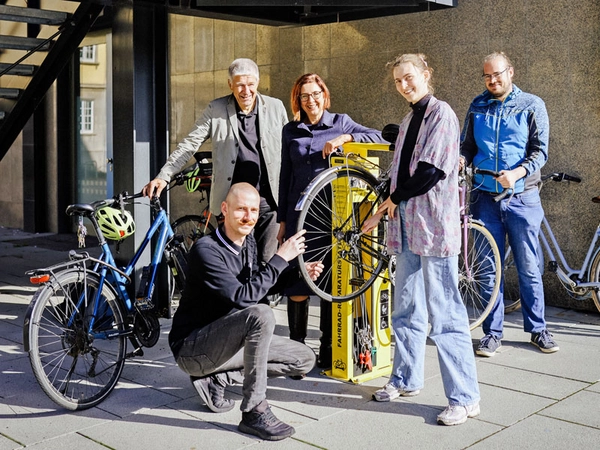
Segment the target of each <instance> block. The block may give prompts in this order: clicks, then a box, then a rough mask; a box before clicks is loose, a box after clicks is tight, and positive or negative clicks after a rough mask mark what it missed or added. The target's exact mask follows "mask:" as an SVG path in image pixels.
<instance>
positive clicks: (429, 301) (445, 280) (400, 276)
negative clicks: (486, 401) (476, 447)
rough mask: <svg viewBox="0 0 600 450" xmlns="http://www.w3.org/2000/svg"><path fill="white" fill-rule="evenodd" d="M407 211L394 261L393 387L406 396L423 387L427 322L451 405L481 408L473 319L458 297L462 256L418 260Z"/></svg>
mask: <svg viewBox="0 0 600 450" xmlns="http://www.w3.org/2000/svg"><path fill="white" fill-rule="evenodd" d="M405 206H406V202H401V203H400V205H399V207H398V209H397V211H396V214H401V219H402V253H399V254H397V255H396V284H395V289H394V309H393V312H392V328H393V333H394V340H395V344H396V345H395V351H394V366H393V369H392V376H391V377H390V381H391V382H393V383H394V384H395V385H396V386H398V387H400V388H402V389H404V390H407V391H414V390H417V389H421V388H422V387H423V384H424V378H425V376H424V364H425V344H426V340H427V324H428V322H429V323H430V324H431V331H430V332H429V338H430V339H431V340H432V341H433V342H434V343H435V345H436V347H437V353H438V360H439V364H440V370H441V374H442V382H443V384H444V392H445V394H446V398H447V399H448V401H449V404H450V405H460V406H466V405H473V404H475V403H477V402H479V385H478V383H477V370H476V367H475V356H474V354H473V344H472V342H471V333H470V331H469V319H468V317H467V311H466V309H465V306H464V304H463V301H462V298H461V296H460V293H459V291H458V256H451V257H444V258H440V257H433V256H419V255H416V254H414V253H412V252H411V251H410V250H408V241H407V238H406V222H405Z"/></svg>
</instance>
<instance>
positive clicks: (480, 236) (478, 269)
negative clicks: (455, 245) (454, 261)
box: [458, 221, 502, 330]
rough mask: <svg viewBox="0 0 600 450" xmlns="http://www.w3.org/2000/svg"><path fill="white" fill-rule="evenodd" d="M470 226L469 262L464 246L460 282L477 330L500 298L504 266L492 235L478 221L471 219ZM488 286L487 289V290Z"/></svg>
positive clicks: (470, 316) (468, 234) (468, 311)
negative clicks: (485, 289)
mask: <svg viewBox="0 0 600 450" xmlns="http://www.w3.org/2000/svg"><path fill="white" fill-rule="evenodd" d="M467 226H468V227H469V230H468V233H467V247H466V262H465V249H464V248H462V249H461V253H460V256H459V282H458V285H459V290H460V293H461V296H462V299H463V303H464V304H465V307H466V308H467V313H468V316H469V327H470V329H471V330H473V329H475V328H477V327H478V326H479V325H481V323H482V322H483V321H484V320H485V318H486V317H487V316H488V314H489V313H490V311H491V310H492V308H493V307H494V304H495V303H496V301H497V300H498V293H499V291H500V281H501V276H500V275H501V270H502V265H501V261H500V251H499V250H498V246H497V245H496V241H495V240H494V237H493V236H492V234H491V233H490V232H489V231H488V230H487V229H486V228H485V227H484V226H483V225H481V224H479V223H477V222H472V221H469V222H467ZM463 227H464V225H463ZM467 263H468V264H467ZM467 268H469V272H467ZM486 279H487V280H488V281H487V282H485V280H486ZM486 286H488V288H487V292H485V291H484V288H485V287H486ZM490 286H491V289H490V288H489V287H490ZM487 297H489V300H486V298H487Z"/></svg>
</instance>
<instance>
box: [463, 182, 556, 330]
mask: <svg viewBox="0 0 600 450" xmlns="http://www.w3.org/2000/svg"><path fill="white" fill-rule="evenodd" d="M470 208H471V214H472V215H473V218H475V219H479V220H481V221H482V222H483V223H484V225H485V227H486V228H487V229H488V230H489V231H490V233H492V235H493V236H494V239H495V241H496V243H497V244H498V248H499V249H500V258H501V260H502V261H504V256H505V253H506V248H505V241H506V236H508V243H509V244H510V247H511V248H512V252H513V255H514V260H515V266H516V269H517V273H518V278H519V290H520V294H521V311H522V313H523V328H524V330H525V332H527V333H539V332H540V331H542V330H545V329H546V321H545V319H544V313H545V306H544V286H543V284H542V275H541V273H540V268H539V255H538V252H540V251H542V250H541V248H540V247H539V241H538V237H539V233H540V226H541V223H542V219H543V218H544V210H543V208H542V203H541V201H540V195H539V192H538V190H537V189H530V190H528V191H525V192H523V193H521V194H516V195H514V196H513V197H512V198H511V197H510V196H509V197H506V198H505V199H503V200H501V201H499V202H494V198H493V196H492V195H490V194H488V193H485V192H481V191H474V192H472V193H471V205H470ZM503 325H504V279H502V281H501V283H500V292H499V294H498V301H497V302H496V304H495V305H494V308H493V309H492V311H491V313H490V314H489V316H488V317H487V318H486V319H485V321H484V322H483V332H484V333H485V334H491V335H493V336H495V337H496V338H498V339H501V338H502V329H503Z"/></svg>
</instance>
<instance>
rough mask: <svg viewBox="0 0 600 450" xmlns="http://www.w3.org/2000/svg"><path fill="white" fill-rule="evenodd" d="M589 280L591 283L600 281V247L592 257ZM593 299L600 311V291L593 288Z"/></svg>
mask: <svg viewBox="0 0 600 450" xmlns="http://www.w3.org/2000/svg"><path fill="white" fill-rule="evenodd" d="M589 280H590V282H591V283H598V282H600V249H599V250H596V255H595V256H594V258H593V259H592V265H591V266H590V276H589ZM592 299H593V300H594V304H595V305H596V308H597V309H598V311H600V293H599V292H598V291H597V290H595V289H592Z"/></svg>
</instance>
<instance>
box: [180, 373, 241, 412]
mask: <svg viewBox="0 0 600 450" xmlns="http://www.w3.org/2000/svg"><path fill="white" fill-rule="evenodd" d="M191 380H192V384H193V385H194V387H195V388H196V391H198V395H200V398H201V399H202V400H203V401H204V403H206V406H208V409H210V410H211V411H212V412H216V413H223V412H227V411H231V410H232V409H233V407H234V406H235V402H234V401H233V400H231V399H228V398H225V386H227V383H226V382H225V380H224V378H223V376H221V374H218V373H216V374H213V375H209V376H207V377H202V378H196V377H191Z"/></svg>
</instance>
